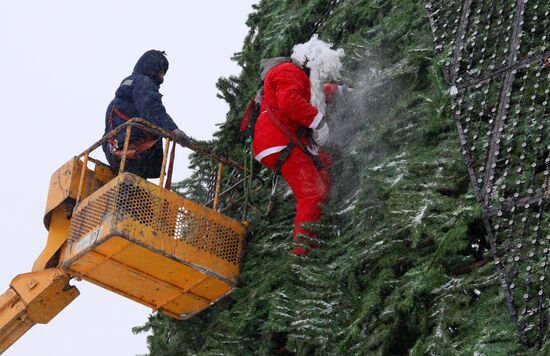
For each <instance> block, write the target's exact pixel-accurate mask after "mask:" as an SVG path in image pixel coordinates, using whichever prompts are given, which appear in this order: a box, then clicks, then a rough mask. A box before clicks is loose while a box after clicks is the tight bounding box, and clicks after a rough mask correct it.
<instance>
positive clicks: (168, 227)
mask: <svg viewBox="0 0 550 356" xmlns="http://www.w3.org/2000/svg"><path fill="white" fill-rule="evenodd" d="M128 177H129V175H125V178H128ZM134 180H135V181H136V182H137V181H138V180H140V178H137V177H132V179H119V181H118V182H117V183H118V184H114V185H112V184H109V185H108V186H106V187H105V188H106V189H102V190H99V191H98V192H96V193H95V194H94V195H93V196H91V197H90V198H88V199H87V200H85V201H83V203H82V204H83V207H82V208H81V209H77V211H76V212H75V214H74V215H73V218H72V224H71V229H70V239H71V240H73V241H76V240H78V239H80V238H82V237H84V236H86V235H87V234H89V233H90V232H92V231H94V230H96V229H97V228H99V227H100V226H101V224H102V223H103V221H104V220H105V219H106V218H108V217H110V216H113V215H116V217H117V219H119V220H133V221H136V222H138V223H139V224H141V225H144V226H146V227H148V228H149V229H151V230H153V231H154V232H155V234H156V233H158V234H159V236H164V237H165V236H168V237H169V238H170V239H173V240H174V241H175V244H179V243H180V244H188V245H192V246H193V247H195V248H197V249H201V250H203V251H205V252H208V253H210V254H212V255H214V256H217V257H219V258H221V259H223V260H225V261H227V262H230V263H232V264H234V265H238V263H239V257H240V248H241V244H242V240H243V236H242V231H237V230H235V229H233V228H232V227H231V226H230V224H224V222H226V221H227V218H225V217H223V216H222V215H220V214H218V213H216V212H215V211H212V210H210V209H206V208H203V207H200V206H198V205H196V204H194V203H192V202H190V201H188V200H185V199H184V198H180V199H173V197H172V198H170V199H167V198H163V197H162V194H161V189H160V188H159V187H158V186H156V185H153V184H135V183H134V182H133V181H134ZM167 252H169V251H167Z"/></svg>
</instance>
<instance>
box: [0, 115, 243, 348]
mask: <svg viewBox="0 0 550 356" xmlns="http://www.w3.org/2000/svg"><path fill="white" fill-rule="evenodd" d="M132 127H137V128H140V129H141V130H147V131H149V132H151V133H153V134H155V135H158V136H160V137H163V138H164V139H165V149H164V158H163V163H162V168H161V172H160V178H159V184H154V183H151V182H149V181H147V180H145V179H143V178H140V177H138V176H136V175H133V174H131V173H125V172H124V166H125V162H126V152H127V151H128V148H129V140H130V134H131V129H132ZM122 130H126V141H125V144H124V151H123V156H122V159H121V164H120V170H119V172H118V174H117V173H115V172H113V171H112V170H111V168H110V167H109V166H107V165H105V164H103V163H101V162H100V161H98V160H95V159H93V158H91V157H90V154H91V153H92V151H94V150H95V149H97V148H98V147H100V146H101V145H102V144H103V143H104V142H106V141H107V140H109V139H110V138H111V137H114V136H115V135H116V134H118V133H119V132H121V131H122ZM184 144H185V146H187V147H188V148H190V149H192V150H194V151H195V152H197V153H200V154H203V155H206V156H207V157H209V158H211V159H213V160H215V161H217V162H218V174H217V178H218V179H217V184H216V193H215V196H214V199H213V208H208V207H206V206H202V205H200V204H197V203H195V202H193V201H191V200H188V199H186V198H184V197H182V196H180V195H179V194H177V193H175V192H172V191H170V184H171V182H170V181H171V172H172V167H173V164H174V154H173V152H174V150H175V148H176V145H175V142H174V136H173V134H172V133H170V132H167V131H165V130H163V129H161V128H159V127H157V126H154V125H152V124H150V123H149V122H147V121H145V120H142V119H139V118H136V119H132V120H130V121H128V122H127V123H125V124H124V125H121V126H119V127H118V128H116V129H115V130H113V131H112V132H111V133H109V134H107V135H106V136H104V137H103V138H102V139H101V140H99V141H98V142H96V143H95V144H94V145H92V146H91V147H90V148H89V149H87V150H86V151H84V152H83V153H82V154H80V155H79V156H76V157H74V158H72V159H70V160H69V161H68V162H67V163H65V164H64V165H63V166H61V168H59V169H58V170H57V171H56V172H55V173H54V174H53V175H52V178H51V182H50V188H49V193H48V200H47V203H46V211H45V215H44V224H45V226H46V228H47V229H48V240H47V243H46V247H45V248H44V250H43V251H42V253H41V254H40V256H38V258H37V259H36V261H35V263H34V265H33V268H32V272H30V273H24V274H20V275H18V276H16V277H15V278H14V279H13V280H12V282H11V284H10V287H9V288H8V290H7V291H6V292H5V293H4V294H1V295H0V354H1V353H3V352H4V351H5V350H6V349H7V348H8V347H9V346H10V345H12V344H13V343H14V342H15V341H17V339H19V338H20V337H21V336H22V335H23V334H24V333H25V332H26V331H27V330H29V329H30V328H31V327H32V326H33V325H35V324H37V323H39V324H46V323H48V322H49V321H50V320H51V319H52V318H53V317H55V316H56V315H57V314H58V313H59V312H60V311H61V310H63V309H64V308H65V307H66V306H67V305H68V304H69V303H71V302H72V301H73V300H74V299H75V298H76V297H77V296H78V295H79V292H78V290H77V289H76V287H74V286H71V285H70V284H69V281H70V280H71V279H72V278H76V279H84V280H86V281H88V282H91V283H94V284H97V285H99V286H101V287H104V288H106V289H108V290H111V291H113V292H115V293H118V294H120V295H123V296H125V297H128V298H130V299H132V300H134V301H136V302H138V303H141V304H144V305H146V306H149V307H151V308H152V309H153V310H155V311H159V312H162V313H164V314H166V315H169V316H171V317H174V318H177V319H186V318H189V317H191V316H192V315H194V314H196V313H197V312H199V311H201V310H203V309H205V308H207V307H208V306H210V305H212V304H213V303H215V302H216V301H218V300H219V299H221V298H223V297H224V296H225V295H227V294H228V293H229V292H230V291H231V290H232V289H233V288H234V287H235V284H236V281H237V276H238V274H239V262H240V256H241V251H242V248H243V242H244V237H245V234H246V230H247V223H246V222H241V221H237V220H234V219H232V218H229V217H227V216H224V215H222V214H221V213H219V212H218V201H219V196H220V180H221V174H222V169H223V166H224V165H226V166H227V165H228V166H232V167H233V168H236V169H238V170H240V171H242V170H243V168H242V167H241V166H240V165H238V164H237V163H235V162H233V161H231V160H229V159H226V158H224V157H220V156H218V155H216V154H214V153H212V152H210V151H208V150H205V149H204V148H203V147H202V146H200V145H199V144H198V143H197V142H195V141H193V140H189V141H188V142H185V143H184ZM170 146H171V150H170ZM169 151H171V154H170V155H169V154H168V152H169ZM90 166H92V167H91V168H90ZM166 171H168V173H166ZM222 194H223V193H222Z"/></svg>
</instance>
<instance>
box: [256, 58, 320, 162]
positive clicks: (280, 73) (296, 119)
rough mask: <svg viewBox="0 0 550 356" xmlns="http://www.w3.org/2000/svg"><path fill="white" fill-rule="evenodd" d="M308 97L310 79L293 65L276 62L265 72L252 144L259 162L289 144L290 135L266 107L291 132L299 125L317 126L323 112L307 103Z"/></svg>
mask: <svg viewBox="0 0 550 356" xmlns="http://www.w3.org/2000/svg"><path fill="white" fill-rule="evenodd" d="M310 96H311V93H310V83H309V78H308V76H307V75H306V73H305V72H304V71H303V70H302V69H301V68H299V67H297V66H296V65H295V64H292V63H283V64H279V65H277V66H275V67H274V68H272V69H271V70H270V71H269V72H268V73H267V75H266V77H265V79H264V95H263V100H262V105H261V113H260V116H259V117H258V120H257V121H256V128H255V130H254V131H255V133H254V141H253V143H252V149H253V152H254V157H255V158H256V159H257V160H258V161H261V159H262V158H264V157H266V156H268V155H270V154H273V153H277V152H280V151H282V150H283V149H284V148H285V147H286V146H287V145H288V144H289V143H290V137H288V135H287V134H285V133H284V132H282V131H281V130H280V129H279V128H278V127H277V125H276V124H275V123H274V122H273V121H272V119H271V118H270V117H269V114H268V113H267V109H268V108H269V109H270V110H271V112H272V113H273V114H274V115H275V117H276V118H277V119H278V120H279V121H280V123H281V124H282V125H284V126H285V127H286V128H287V129H288V131H290V132H292V133H293V134H296V133H297V131H298V130H299V129H300V128H302V127H309V128H312V129H316V128H317V125H319V122H320V121H321V119H322V118H323V114H322V113H321V112H319V111H318V110H317V109H316V108H315V107H314V106H313V105H311V104H310V103H309V100H310ZM305 142H306V141H305V139H304V143H305Z"/></svg>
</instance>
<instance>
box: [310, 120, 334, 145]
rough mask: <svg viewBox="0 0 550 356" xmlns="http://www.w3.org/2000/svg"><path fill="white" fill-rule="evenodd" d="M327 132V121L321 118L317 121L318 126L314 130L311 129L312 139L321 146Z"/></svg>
mask: <svg viewBox="0 0 550 356" xmlns="http://www.w3.org/2000/svg"><path fill="white" fill-rule="evenodd" d="M329 132H330V130H329V128H328V125H327V122H326V120H324V119H323V120H321V122H320V123H319V126H317V128H316V129H315V130H313V139H314V140H315V142H316V143H317V144H318V145H319V146H322V145H324V144H325V143H326V142H327V140H328V135H329Z"/></svg>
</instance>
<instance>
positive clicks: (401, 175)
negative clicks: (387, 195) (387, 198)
mask: <svg viewBox="0 0 550 356" xmlns="http://www.w3.org/2000/svg"><path fill="white" fill-rule="evenodd" d="M404 176H405V175H404V174H403V173H401V174H399V175H398V176H397V177H395V179H394V180H392V181H391V186H392V187H393V186H394V185H396V184H397V183H399V181H400V180H401V179H403V177H404Z"/></svg>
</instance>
